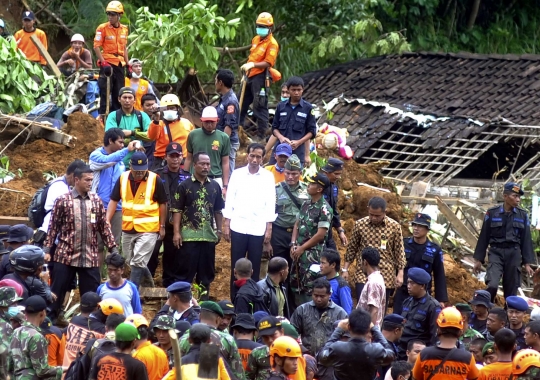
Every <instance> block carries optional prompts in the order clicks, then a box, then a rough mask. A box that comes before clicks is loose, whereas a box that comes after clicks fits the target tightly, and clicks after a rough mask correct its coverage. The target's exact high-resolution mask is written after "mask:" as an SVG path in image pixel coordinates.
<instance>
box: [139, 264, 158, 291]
mask: <svg viewBox="0 0 540 380" xmlns="http://www.w3.org/2000/svg"><path fill="white" fill-rule="evenodd" d="M141 269H142V270H143V278H146V279H148V284H149V285H148V287H149V288H153V287H155V284H154V277H152V273H150V269H148V267H144V268H141Z"/></svg>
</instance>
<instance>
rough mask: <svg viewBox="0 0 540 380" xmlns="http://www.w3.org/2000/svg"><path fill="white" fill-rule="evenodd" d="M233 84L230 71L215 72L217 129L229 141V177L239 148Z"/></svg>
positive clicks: (236, 108)
mask: <svg viewBox="0 0 540 380" xmlns="http://www.w3.org/2000/svg"><path fill="white" fill-rule="evenodd" d="M233 84H234V74H233V72H232V71H231V70H227V69H220V70H218V71H217V72H216V79H215V85H216V92H217V93H218V94H219V95H220V97H219V104H218V106H217V107H216V109H217V113H218V117H219V121H218V125H217V129H219V130H220V131H222V132H225V133H226V134H227V135H229V139H230V140H231V151H230V153H229V168H230V169H229V175H231V174H232V172H233V170H234V164H235V162H236V152H237V151H238V148H240V139H239V138H238V121H239V118H240V105H239V104H238V98H237V97H236V94H235V93H234V90H233V89H232V86H233Z"/></svg>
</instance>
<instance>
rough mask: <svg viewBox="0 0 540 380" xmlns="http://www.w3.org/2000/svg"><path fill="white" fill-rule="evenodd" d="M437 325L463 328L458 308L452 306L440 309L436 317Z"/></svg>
mask: <svg viewBox="0 0 540 380" xmlns="http://www.w3.org/2000/svg"><path fill="white" fill-rule="evenodd" d="M437 326H439V327H455V328H458V329H460V330H463V317H462V316H461V313H460V312H459V310H458V309H456V308H455V307H454V306H450V307H447V308H445V309H442V310H441V312H440V313H439V316H438V317H437Z"/></svg>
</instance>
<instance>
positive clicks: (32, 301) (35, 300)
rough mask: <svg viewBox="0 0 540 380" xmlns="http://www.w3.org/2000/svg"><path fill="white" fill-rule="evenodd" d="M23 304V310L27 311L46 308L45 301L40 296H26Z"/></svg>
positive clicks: (37, 310)
mask: <svg viewBox="0 0 540 380" xmlns="http://www.w3.org/2000/svg"><path fill="white" fill-rule="evenodd" d="M23 305H24V310H25V311H26V312H28V313H39V312H40V311H43V310H45V309H46V308H47V303H46V302H45V300H44V299H43V297H41V296H32V297H28V298H27V299H26V301H24V303H23Z"/></svg>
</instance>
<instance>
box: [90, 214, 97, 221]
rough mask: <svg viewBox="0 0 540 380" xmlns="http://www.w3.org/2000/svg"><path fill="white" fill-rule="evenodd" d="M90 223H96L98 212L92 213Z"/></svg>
mask: <svg viewBox="0 0 540 380" xmlns="http://www.w3.org/2000/svg"><path fill="white" fill-rule="evenodd" d="M90 223H96V214H95V213H91V214H90Z"/></svg>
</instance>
